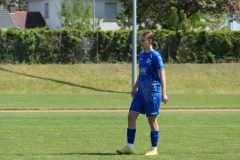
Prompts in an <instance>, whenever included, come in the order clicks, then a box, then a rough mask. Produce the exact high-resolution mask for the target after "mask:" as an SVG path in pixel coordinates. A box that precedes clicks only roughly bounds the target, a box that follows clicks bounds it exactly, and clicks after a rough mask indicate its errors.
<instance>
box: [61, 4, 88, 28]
mask: <svg viewBox="0 0 240 160" xmlns="http://www.w3.org/2000/svg"><path fill="white" fill-rule="evenodd" d="M56 9H57V15H58V17H59V18H60V20H61V23H62V28H75V29H80V30H91V28H92V22H91V17H92V16H91V14H92V11H91V4H90V2H89V1H88V0H73V1H71V0H65V1H64V2H63V3H62V4H61V9H59V8H58V6H56Z"/></svg>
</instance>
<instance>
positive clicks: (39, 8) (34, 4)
mask: <svg viewBox="0 0 240 160" xmlns="http://www.w3.org/2000/svg"><path fill="white" fill-rule="evenodd" d="M45 3H49V17H48V18H46V17H45ZM60 4H61V0H39V1H36V0H35V1H30V2H28V11H29V12H40V13H41V15H42V17H43V18H44V20H45V22H46V24H47V25H48V27H49V29H60V28H61V27H62V26H61V22H60V19H59V18H58V16H57V13H56V5H57V6H58V7H60Z"/></svg>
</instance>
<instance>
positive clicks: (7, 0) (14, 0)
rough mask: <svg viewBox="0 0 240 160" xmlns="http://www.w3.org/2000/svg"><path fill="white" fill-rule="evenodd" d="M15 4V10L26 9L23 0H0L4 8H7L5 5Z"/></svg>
mask: <svg viewBox="0 0 240 160" xmlns="http://www.w3.org/2000/svg"><path fill="white" fill-rule="evenodd" d="M10 4H11V5H13V4H14V5H16V10H20V11H26V10H27V6H26V5H25V4H24V2H23V0H0V6H1V5H3V8H4V9H7V5H10Z"/></svg>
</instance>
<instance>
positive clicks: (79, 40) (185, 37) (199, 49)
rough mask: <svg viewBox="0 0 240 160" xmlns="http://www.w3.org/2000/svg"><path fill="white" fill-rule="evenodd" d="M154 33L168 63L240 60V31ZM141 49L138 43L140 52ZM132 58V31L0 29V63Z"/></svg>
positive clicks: (78, 61)
mask: <svg viewBox="0 0 240 160" xmlns="http://www.w3.org/2000/svg"><path fill="white" fill-rule="evenodd" d="M141 32H143V31H141ZM152 32H153V33H154V35H155V38H156V41H157V42H158V46H157V48H156V49H157V50H158V51H159V52H160V53H161V54H162V55H163V57H164V60H165V62H168V63H222V62H239V54H240V53H239V52H240V47H239V46H240V32H236V31H214V32H208V31H201V32H199V31H196V32H193V31H191V32H186V33H183V32H175V31H169V30H152ZM139 34H140V32H139ZM140 51H141V49H140V47H139V46H137V52H138V53H139V52H140ZM131 60H132V32H131V31H129V30H119V31H84V32H83V31H79V30H70V29H65V30H54V31H53V30H46V29H29V30H20V31H16V30H13V29H9V30H7V31H5V32H3V31H1V30H0V63H12V64H18V63H23V64H49V63H56V64H75V63H88V62H91V63H97V62H111V63H115V62H131Z"/></svg>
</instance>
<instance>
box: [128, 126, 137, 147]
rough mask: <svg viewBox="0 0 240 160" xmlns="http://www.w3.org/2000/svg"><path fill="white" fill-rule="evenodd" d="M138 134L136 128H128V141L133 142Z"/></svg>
mask: <svg viewBox="0 0 240 160" xmlns="http://www.w3.org/2000/svg"><path fill="white" fill-rule="evenodd" d="M135 135H136V129H130V128H128V129H127V142H128V143H131V144H133V143H134V139H135Z"/></svg>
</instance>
